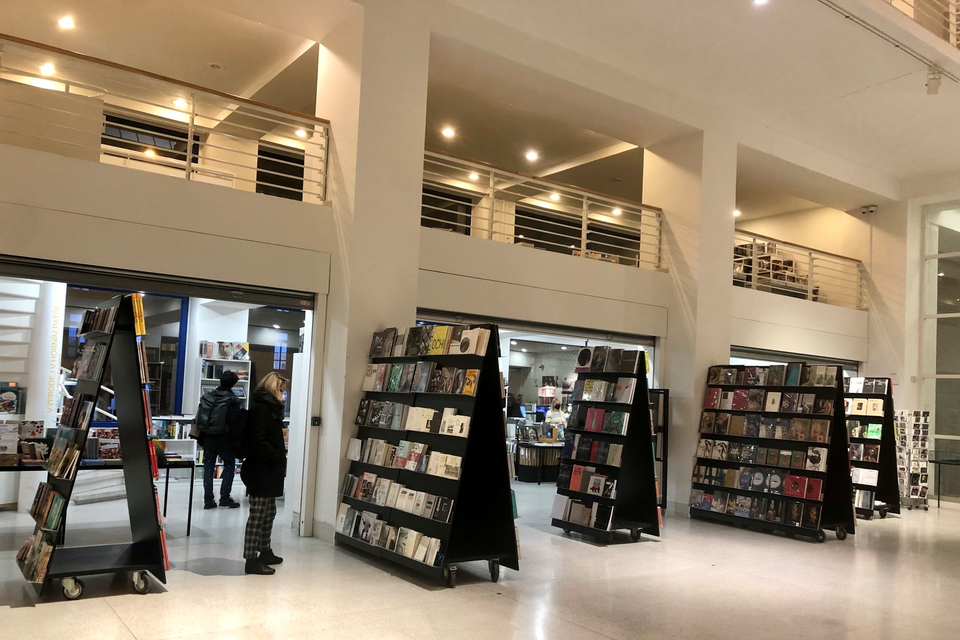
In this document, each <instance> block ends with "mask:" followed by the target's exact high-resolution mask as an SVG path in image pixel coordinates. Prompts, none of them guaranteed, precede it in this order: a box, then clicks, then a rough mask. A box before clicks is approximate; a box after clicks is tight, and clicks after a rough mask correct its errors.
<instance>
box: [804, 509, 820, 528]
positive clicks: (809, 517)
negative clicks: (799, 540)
mask: <svg viewBox="0 0 960 640" xmlns="http://www.w3.org/2000/svg"><path fill="white" fill-rule="evenodd" d="M800 526H801V527H804V528H805V529H819V528H820V505H818V504H806V505H804V506H803V517H802V519H801V521H800Z"/></svg>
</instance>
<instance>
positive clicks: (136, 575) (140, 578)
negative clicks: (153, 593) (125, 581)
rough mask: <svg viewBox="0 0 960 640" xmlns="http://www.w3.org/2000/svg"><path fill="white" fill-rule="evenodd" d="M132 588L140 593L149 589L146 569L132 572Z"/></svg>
mask: <svg viewBox="0 0 960 640" xmlns="http://www.w3.org/2000/svg"><path fill="white" fill-rule="evenodd" d="M133 590H134V591H136V592H137V593H141V594H143V593H146V592H147V591H150V580H149V579H148V578H147V572H146V571H134V572H133Z"/></svg>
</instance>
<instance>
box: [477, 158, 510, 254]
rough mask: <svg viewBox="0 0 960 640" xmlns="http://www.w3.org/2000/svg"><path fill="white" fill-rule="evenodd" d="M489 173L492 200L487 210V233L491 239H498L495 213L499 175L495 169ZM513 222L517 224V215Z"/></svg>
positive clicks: (489, 194)
mask: <svg viewBox="0 0 960 640" xmlns="http://www.w3.org/2000/svg"><path fill="white" fill-rule="evenodd" d="M489 175H490V182H489V184H490V189H489V191H487V199H488V200H489V201H490V206H489V208H488V211H487V215H488V218H487V233H489V234H490V235H489V237H490V239H491V240H494V241H496V239H497V238H496V233H497V232H496V230H495V229H496V227H495V224H496V223H495V220H496V216H495V213H496V211H497V176H496V175H494V173H493V171H491V172H490V174H489ZM513 224H514V226H516V224H517V219H516V217H514V219H513ZM481 237H482V236H481Z"/></svg>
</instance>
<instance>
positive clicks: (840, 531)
mask: <svg viewBox="0 0 960 640" xmlns="http://www.w3.org/2000/svg"><path fill="white" fill-rule="evenodd" d="M881 517H883V516H881ZM846 539H847V530H846V529H844V528H843V527H837V540H846Z"/></svg>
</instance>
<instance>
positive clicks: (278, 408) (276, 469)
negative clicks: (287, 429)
mask: <svg viewBox="0 0 960 640" xmlns="http://www.w3.org/2000/svg"><path fill="white" fill-rule="evenodd" d="M288 383H289V381H288V380H287V379H286V378H284V377H283V376H281V375H280V374H278V373H277V372H276V371H271V372H270V373H268V374H267V375H266V376H264V378H263V380H261V381H260V386H258V387H257V390H256V391H254V392H253V394H252V395H251V396H250V413H249V416H248V418H247V430H246V434H245V436H244V439H245V447H244V449H245V453H246V454H247V457H246V458H245V459H244V461H243V466H242V467H241V468H240V478H241V479H242V480H243V484H245V485H246V486H247V494H248V495H249V497H250V516H249V517H248V518H247V528H246V532H245V535H244V539H243V557H244V559H246V566H245V571H246V573H252V574H257V575H272V574H274V573H276V569H274V568H273V567H271V566H270V565H274V564H280V563H281V562H283V558H281V557H279V556H278V555H277V554H275V553H274V552H273V549H271V547H270V534H271V532H272V530H273V520H274V518H276V516H277V498H279V497H280V496H282V495H283V480H284V477H285V476H286V473H287V453H286V449H285V447H284V443H283V407H284V394H285V393H286V390H287V384H288Z"/></svg>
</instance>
